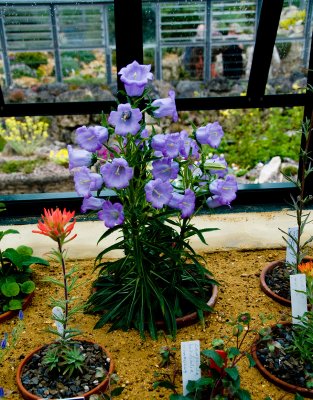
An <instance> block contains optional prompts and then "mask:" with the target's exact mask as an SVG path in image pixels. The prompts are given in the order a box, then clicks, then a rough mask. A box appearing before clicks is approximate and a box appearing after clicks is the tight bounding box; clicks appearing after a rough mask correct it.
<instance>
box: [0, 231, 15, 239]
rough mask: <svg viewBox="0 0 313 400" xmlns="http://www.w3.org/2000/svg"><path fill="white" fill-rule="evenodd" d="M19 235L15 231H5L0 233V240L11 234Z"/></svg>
mask: <svg viewBox="0 0 313 400" xmlns="http://www.w3.org/2000/svg"><path fill="white" fill-rule="evenodd" d="M16 233H19V231H17V230H16V229H7V230H6V231H0V240H1V239H2V238H3V237H4V236H5V235H11V234H16Z"/></svg>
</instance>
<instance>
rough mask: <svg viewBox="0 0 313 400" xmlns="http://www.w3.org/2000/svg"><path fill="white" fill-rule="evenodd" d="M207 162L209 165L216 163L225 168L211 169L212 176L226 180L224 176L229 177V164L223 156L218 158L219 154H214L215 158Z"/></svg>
mask: <svg viewBox="0 0 313 400" xmlns="http://www.w3.org/2000/svg"><path fill="white" fill-rule="evenodd" d="M206 162H208V163H213V164H214V163H216V164H221V165H223V166H224V167H225V169H213V168H212V169H211V168H210V169H209V171H210V173H211V174H215V175H217V177H218V178H224V176H226V175H227V173H228V168H227V162H226V160H225V158H224V157H223V156H218V155H217V154H214V156H213V157H212V158H211V159H209V160H207V161H206Z"/></svg>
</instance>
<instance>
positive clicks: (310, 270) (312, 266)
mask: <svg viewBox="0 0 313 400" xmlns="http://www.w3.org/2000/svg"><path fill="white" fill-rule="evenodd" d="M298 270H299V272H301V273H302V274H305V275H306V276H312V277H313V261H308V262H305V263H302V264H300V265H299V266H298Z"/></svg>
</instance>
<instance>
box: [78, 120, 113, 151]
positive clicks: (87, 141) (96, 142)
mask: <svg viewBox="0 0 313 400" xmlns="http://www.w3.org/2000/svg"><path fill="white" fill-rule="evenodd" d="M108 137H109V132H108V130H107V128H105V127H104V126H89V127H88V128H87V127H86V126H81V127H80V128H77V129H76V142H77V143H78V144H79V145H80V147H81V148H83V149H85V150H87V151H91V152H96V151H97V150H99V149H101V147H102V145H103V143H106V142H107V140H108Z"/></svg>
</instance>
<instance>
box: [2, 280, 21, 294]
mask: <svg viewBox="0 0 313 400" xmlns="http://www.w3.org/2000/svg"><path fill="white" fill-rule="evenodd" d="M1 292H2V294H3V295H4V296H6V297H15V296H17V295H18V294H19V292H20V286H19V284H18V283H16V282H6V283H4V284H3V285H2V286H1Z"/></svg>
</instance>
